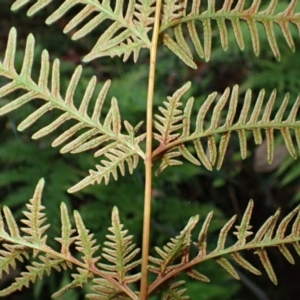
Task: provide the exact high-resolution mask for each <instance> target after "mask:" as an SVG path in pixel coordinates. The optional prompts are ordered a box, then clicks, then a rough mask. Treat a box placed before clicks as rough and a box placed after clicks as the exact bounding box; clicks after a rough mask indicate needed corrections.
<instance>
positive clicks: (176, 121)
mask: <svg viewBox="0 0 300 300" xmlns="http://www.w3.org/2000/svg"><path fill="white" fill-rule="evenodd" d="M190 87H191V83H190V82H188V83H186V84H185V85H184V86H183V87H182V88H180V89H179V90H177V91H176V92H175V93H174V94H173V96H172V97H168V102H166V101H165V102H164V105H165V107H166V108H163V107H161V106H160V107H159V108H158V109H159V111H160V112H161V114H162V115H155V118H156V119H157V120H158V121H155V122H154V126H155V128H156V129H157V130H158V131H159V133H160V134H155V135H154V138H155V139H156V140H158V141H159V142H160V143H161V144H163V145H166V144H168V143H170V142H171V141H173V140H175V139H176V138H178V136H179V134H178V133H177V134H174V131H178V130H179V129H181V128H182V127H183V124H182V122H181V121H182V120H183V118H184V115H183V114H182V111H181V110H180V109H179V107H180V106H181V105H182V103H180V99H181V97H182V96H183V95H184V94H185V93H186V92H187V90H188V89H189V88H190ZM186 122H187V121H186Z"/></svg>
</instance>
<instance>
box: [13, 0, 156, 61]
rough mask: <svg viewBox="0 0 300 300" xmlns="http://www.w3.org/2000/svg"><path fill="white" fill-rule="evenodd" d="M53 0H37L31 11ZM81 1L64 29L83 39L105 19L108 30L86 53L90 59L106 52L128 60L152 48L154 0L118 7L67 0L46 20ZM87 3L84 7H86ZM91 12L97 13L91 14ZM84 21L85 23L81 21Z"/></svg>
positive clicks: (49, 21)
mask: <svg viewBox="0 0 300 300" xmlns="http://www.w3.org/2000/svg"><path fill="white" fill-rule="evenodd" d="M28 2H29V1H27V0H25V1H18V0H17V1H15V3H14V4H13V5H12V7H11V9H12V10H17V9H19V8H20V7H22V6H23V5H25V4H27V3H28ZM50 2H51V1H50V0H46V1H41V0H39V1H37V2H36V3H35V4H33V5H32V6H31V7H30V8H29V9H28V12H27V15H28V16H32V15H33V14H35V13H37V12H38V11H40V10H42V9H43V8H44V7H46V6H47V5H48V4H49V3H50ZM77 4H80V5H81V8H80V10H79V12H78V13H77V14H76V15H75V16H74V17H73V18H72V19H71V20H70V21H69V22H68V23H67V25H66V26H65V28H64V33H69V32H74V33H73V35H72V39H73V40H77V39H80V38H82V37H84V36H86V35H88V34H89V33H90V32H92V31H93V30H94V29H95V28H97V27H98V26H100V25H102V23H105V25H106V30H105V31H104V32H103V33H102V34H101V36H100V37H99V39H98V41H97V42H96V44H95V45H94V47H93V49H92V50H91V51H90V53H88V54H87V55H86V56H85V57H84V61H86V62H88V61H91V60H93V59H95V58H98V57H103V56H110V57H114V56H123V58H124V61H126V60H127V59H128V57H129V56H130V55H131V54H133V56H134V61H137V59H138V56H139V52H140V50H141V49H142V48H150V45H151V43H150V39H149V37H148V32H149V31H150V30H151V29H152V25H153V22H154V18H153V13H154V11H155V6H154V4H155V1H154V0H147V1H141V0H136V1H135V0H130V1H126V2H125V3H124V2H123V1H118V2H116V3H115V4H114V7H113V6H112V4H111V1H109V0H102V1H98V0H92V1H88V0H83V1H80V2H78V1H76V0H68V1H64V3H62V4H61V5H60V6H59V7H58V8H57V9H56V10H55V11H54V12H53V13H52V14H51V15H50V16H49V17H48V18H47V20H46V23H47V24H48V25H50V24H52V23H54V22H55V21H57V20H59V19H61V18H62V17H63V16H65V15H66V14H67V13H68V11H70V10H71V9H73V7H75V6H77ZM82 6H83V7H82ZM91 15H94V16H93V17H92V18H91ZM81 23H84V24H83V25H81Z"/></svg>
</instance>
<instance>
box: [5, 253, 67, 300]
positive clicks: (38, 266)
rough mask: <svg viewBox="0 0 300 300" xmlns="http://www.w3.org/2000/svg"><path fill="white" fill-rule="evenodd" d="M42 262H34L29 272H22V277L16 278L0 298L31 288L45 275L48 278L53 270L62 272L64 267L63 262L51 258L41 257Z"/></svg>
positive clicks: (29, 267) (28, 267) (28, 268)
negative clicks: (30, 285)
mask: <svg viewBox="0 0 300 300" xmlns="http://www.w3.org/2000/svg"><path fill="white" fill-rule="evenodd" d="M39 259H40V261H41V262H36V261H35V262H32V266H27V267H26V269H27V270H28V272H22V273H21V277H18V278H16V281H15V282H14V283H12V284H11V285H10V286H9V287H7V288H5V289H3V290H1V291H0V297H5V296H7V295H9V294H11V293H13V292H15V291H18V290H21V289H22V288H23V287H29V284H30V283H31V282H32V283H35V281H36V279H37V277H38V278H39V279H42V278H43V277H44V273H46V274H47V275H48V276H49V275H50V273H51V270H52V268H54V269H56V270H57V271H60V270H61V267H62V266H63V262H64V261H63V260H61V259H53V258H51V257H50V256H42V255H41V256H39Z"/></svg>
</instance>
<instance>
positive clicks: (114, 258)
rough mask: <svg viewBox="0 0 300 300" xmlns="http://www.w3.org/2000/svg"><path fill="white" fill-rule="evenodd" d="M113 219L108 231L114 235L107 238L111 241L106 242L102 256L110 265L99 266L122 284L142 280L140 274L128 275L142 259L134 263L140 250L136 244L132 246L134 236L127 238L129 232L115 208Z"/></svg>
mask: <svg viewBox="0 0 300 300" xmlns="http://www.w3.org/2000/svg"><path fill="white" fill-rule="evenodd" d="M111 219H112V227H109V228H108V230H109V231H110V232H111V233H112V235H107V236H106V237H107V238H108V239H109V240H110V241H106V242H104V245H105V246H106V247H104V248H103V254H102V257H104V258H105V259H106V260H107V261H109V262H110V264H107V263H98V266H99V267H100V268H102V269H105V270H106V271H105V272H106V273H107V274H109V275H111V276H112V277H113V278H116V279H117V280H118V281H119V282H120V283H122V284H125V283H130V282H134V281H137V280H139V279H140V276H141V274H140V273H138V274H135V275H127V273H128V272H129V271H130V270H132V269H133V268H135V267H137V266H138V265H140V263H141V261H140V259H139V260H136V261H132V260H133V259H134V257H135V256H136V255H137V254H138V253H139V251H140V249H138V248H137V249H135V244H132V239H133V236H132V235H129V236H126V235H127V230H122V229H123V224H121V222H120V218H119V212H118V209H117V208H116V207H114V208H113V211H112V217H111Z"/></svg>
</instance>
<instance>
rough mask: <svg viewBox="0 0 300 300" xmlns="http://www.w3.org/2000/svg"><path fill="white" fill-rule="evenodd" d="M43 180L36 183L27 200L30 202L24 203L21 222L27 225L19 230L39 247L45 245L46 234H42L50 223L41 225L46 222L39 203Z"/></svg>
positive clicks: (26, 238)
mask: <svg viewBox="0 0 300 300" xmlns="http://www.w3.org/2000/svg"><path fill="white" fill-rule="evenodd" d="M44 184H45V181H44V180H40V182H39V183H38V185H37V187H36V189H35V192H34V195H33V198H32V199H30V200H29V202H30V204H26V207H27V209H28V211H24V212H23V213H24V215H25V216H26V217H27V220H26V219H22V220H21V222H22V223H24V224H25V225H26V226H27V227H21V230H22V231H23V232H25V233H26V234H27V236H24V239H25V240H27V241H29V242H30V243H32V244H36V245H39V246H40V247H42V246H45V245H46V240H47V236H46V235H45V236H43V233H44V232H45V231H46V230H47V229H48V228H49V227H50V224H47V225H44V226H42V224H43V223H45V222H46V218H45V214H44V213H42V212H41V211H42V210H44V209H45V207H44V206H42V205H41V200H42V191H43V188H44ZM37 254H38V252H35V251H34V252H33V257H35V256H36V255H37Z"/></svg>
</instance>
